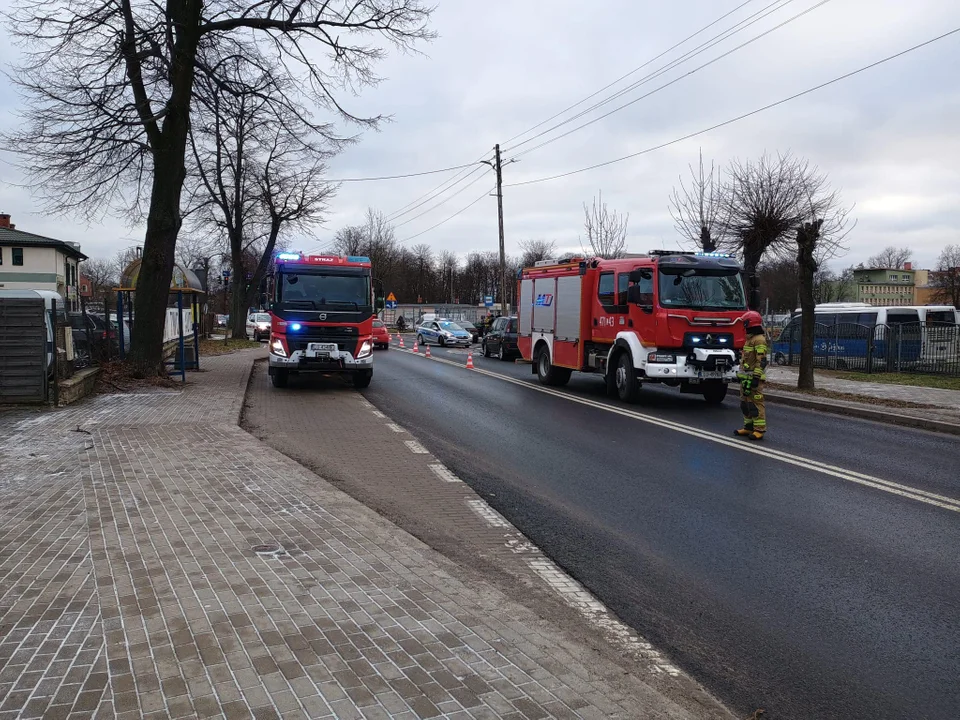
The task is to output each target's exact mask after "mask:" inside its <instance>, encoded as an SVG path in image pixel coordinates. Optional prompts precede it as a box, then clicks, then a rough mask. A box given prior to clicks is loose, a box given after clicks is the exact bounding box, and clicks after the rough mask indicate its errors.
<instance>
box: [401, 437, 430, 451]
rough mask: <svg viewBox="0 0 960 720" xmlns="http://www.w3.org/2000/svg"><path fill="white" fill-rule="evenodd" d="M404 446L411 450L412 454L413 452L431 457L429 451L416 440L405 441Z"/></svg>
mask: <svg viewBox="0 0 960 720" xmlns="http://www.w3.org/2000/svg"><path fill="white" fill-rule="evenodd" d="M403 444H404V445H406V446H407V447H408V448H409V449H410V452H412V453H414V454H416V455H429V454H430V453H429V451H428V450H427V449H426V448H425V447H424V446H423V445H421V444H420V443H418V442H417V441H416V440H404V441H403Z"/></svg>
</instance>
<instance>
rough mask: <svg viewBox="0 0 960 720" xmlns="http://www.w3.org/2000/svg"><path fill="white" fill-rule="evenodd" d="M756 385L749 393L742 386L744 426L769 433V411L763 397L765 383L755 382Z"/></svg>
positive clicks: (741, 408) (741, 398)
mask: <svg viewBox="0 0 960 720" xmlns="http://www.w3.org/2000/svg"><path fill="white" fill-rule="evenodd" d="M754 382H755V384H754V385H753V386H752V387H751V388H750V391H749V392H748V391H747V390H746V389H745V388H744V386H743V385H741V386H740V410H741V411H742V412H743V426H744V427H745V428H747V429H748V430H756V431H757V432H761V433H762V432H766V431H767V409H766V403H765V401H764V397H763V386H764V384H765V383H764V382H763V381H759V382H757V381H754Z"/></svg>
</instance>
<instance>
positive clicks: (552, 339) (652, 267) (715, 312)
mask: <svg viewBox="0 0 960 720" xmlns="http://www.w3.org/2000/svg"><path fill="white" fill-rule="evenodd" d="M519 292H520V294H519V302H518V303H517V305H518V309H519V321H520V323H519V324H520V329H519V346H520V352H521V354H522V355H523V358H524V359H525V360H528V361H531V362H532V363H533V372H534V374H536V375H537V376H538V377H539V379H540V382H542V383H544V384H546V385H563V384H565V383H566V382H567V381H568V380H569V379H570V374H571V372H572V371H574V370H577V371H580V372H589V373H599V374H601V375H603V377H604V379H605V381H606V384H607V392H608V394H610V395H611V396H614V395H616V396H619V397H620V399H621V400H623V401H625V402H633V401H635V400H636V399H637V395H638V392H639V390H640V387H641V385H642V384H643V383H649V382H656V383H664V384H666V385H670V386H673V387H679V388H680V391H681V392H686V393H697V394H701V395H703V397H704V399H705V400H706V401H707V402H708V403H711V404H718V403H720V402H722V401H723V398H724V397H725V396H726V394H727V384H728V383H730V382H735V381H736V366H737V362H738V352H739V350H740V349H741V348H742V347H743V344H744V341H745V331H744V328H743V323H742V322H741V321H740V318H741V316H742V315H743V313H744V312H745V311H746V309H747V306H746V300H745V297H744V291H743V283H742V281H741V266H740V264H739V263H738V262H737V261H736V260H735V259H734V258H732V257H730V256H728V255H725V254H722V253H693V252H682V251H664V250H653V251H651V252H650V253H648V254H646V255H639V256H635V257H630V258H622V259H617V260H605V259H603V258H593V259H590V260H588V259H586V258H584V257H570V258H565V259H561V260H544V261H541V262H538V263H536V264H535V266H534V267H529V268H525V269H523V270H521V271H520V290H519Z"/></svg>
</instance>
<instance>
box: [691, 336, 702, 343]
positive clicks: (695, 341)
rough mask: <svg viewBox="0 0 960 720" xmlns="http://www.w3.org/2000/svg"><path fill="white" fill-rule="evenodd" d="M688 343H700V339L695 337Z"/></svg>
mask: <svg viewBox="0 0 960 720" xmlns="http://www.w3.org/2000/svg"><path fill="white" fill-rule="evenodd" d="M690 342H692V343H694V344H696V343H698V342H700V337H698V336H697V337H692V338H690Z"/></svg>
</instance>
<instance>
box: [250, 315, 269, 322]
mask: <svg viewBox="0 0 960 720" xmlns="http://www.w3.org/2000/svg"><path fill="white" fill-rule="evenodd" d="M253 321H254V322H270V316H269V315H267V314H266V313H258V314H257V315H255V316H254V318H253Z"/></svg>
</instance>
